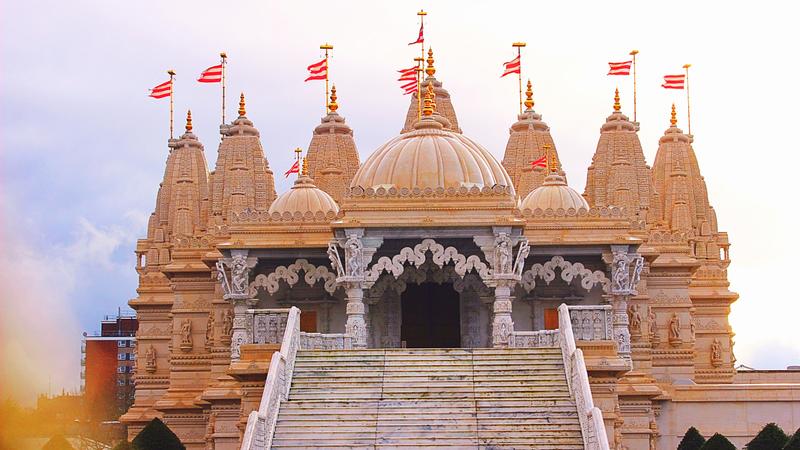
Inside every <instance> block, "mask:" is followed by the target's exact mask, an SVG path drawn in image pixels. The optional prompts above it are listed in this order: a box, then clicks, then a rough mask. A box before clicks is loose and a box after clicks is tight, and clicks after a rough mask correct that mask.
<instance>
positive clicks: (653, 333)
mask: <svg viewBox="0 0 800 450" xmlns="http://www.w3.org/2000/svg"><path fill="white" fill-rule="evenodd" d="M647 327H648V331H649V334H650V342H652V343H653V344H656V343H657V342H656V341H657V340H658V323H656V313H655V311H653V308H652V307H648V308H647Z"/></svg>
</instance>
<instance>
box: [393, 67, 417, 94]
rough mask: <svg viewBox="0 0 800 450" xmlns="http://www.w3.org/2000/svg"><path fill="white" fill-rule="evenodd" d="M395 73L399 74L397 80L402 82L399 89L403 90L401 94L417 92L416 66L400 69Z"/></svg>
mask: <svg viewBox="0 0 800 450" xmlns="http://www.w3.org/2000/svg"><path fill="white" fill-rule="evenodd" d="M397 73H399V74H400V78H398V79H397V81H399V82H401V83H402V84H401V85H400V89H402V90H403V95H408V94H413V93H414V92H417V66H414V67H409V68H408V69H400V70H398V71H397Z"/></svg>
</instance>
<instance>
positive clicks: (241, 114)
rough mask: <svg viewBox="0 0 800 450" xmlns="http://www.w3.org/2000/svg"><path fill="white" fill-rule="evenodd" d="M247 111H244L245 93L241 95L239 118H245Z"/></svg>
mask: <svg viewBox="0 0 800 450" xmlns="http://www.w3.org/2000/svg"><path fill="white" fill-rule="evenodd" d="M245 113H246V111H245V109H244V92H242V93H241V95H239V117H244V115H245Z"/></svg>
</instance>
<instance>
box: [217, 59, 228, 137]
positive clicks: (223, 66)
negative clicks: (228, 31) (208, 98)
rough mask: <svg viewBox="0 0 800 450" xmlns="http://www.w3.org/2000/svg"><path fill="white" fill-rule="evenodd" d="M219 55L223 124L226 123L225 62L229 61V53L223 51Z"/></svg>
mask: <svg viewBox="0 0 800 450" xmlns="http://www.w3.org/2000/svg"><path fill="white" fill-rule="evenodd" d="M219 56H220V58H222V124H223V125H225V64H227V63H228V54H227V53H225V52H221V53H220V54H219Z"/></svg>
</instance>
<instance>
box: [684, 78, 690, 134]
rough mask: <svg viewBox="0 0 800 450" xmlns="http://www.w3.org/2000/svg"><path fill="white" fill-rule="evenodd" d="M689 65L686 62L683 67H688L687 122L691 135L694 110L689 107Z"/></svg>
mask: <svg viewBox="0 0 800 450" xmlns="http://www.w3.org/2000/svg"><path fill="white" fill-rule="evenodd" d="M689 67H692V65H691V64H684V65H683V68H684V69H686V124H687V125H688V127H689V136H691V135H692V111H691V109H690V107H689Z"/></svg>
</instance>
